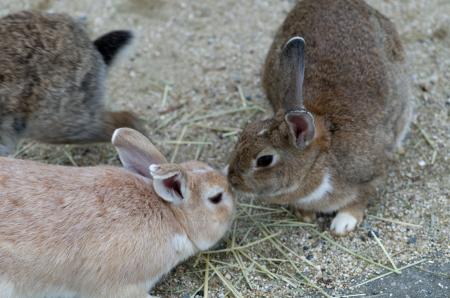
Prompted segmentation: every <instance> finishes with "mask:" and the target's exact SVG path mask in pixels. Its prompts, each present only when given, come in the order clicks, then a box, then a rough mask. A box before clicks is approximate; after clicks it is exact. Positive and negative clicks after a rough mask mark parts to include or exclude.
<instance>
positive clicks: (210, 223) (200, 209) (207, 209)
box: [151, 161, 235, 250]
mask: <svg viewBox="0 0 450 298" xmlns="http://www.w3.org/2000/svg"><path fill="white" fill-rule="evenodd" d="M151 171H152V175H153V176H154V178H156V179H155V180H154V186H155V190H156V192H157V193H158V194H160V195H161V194H162V195H163V196H164V197H166V198H167V197H172V198H173V199H172V202H173V206H174V210H176V213H177V214H178V220H179V221H180V222H182V224H183V225H184V228H185V230H186V233H187V234H188V236H189V238H190V240H191V241H192V242H193V243H194V244H195V245H196V246H197V247H198V248H199V249H200V250H205V249H208V248H210V247H211V246H213V245H214V244H215V243H216V242H217V241H219V240H220V238H222V237H223V235H224V234H225V232H226V231H227V230H228V229H229V227H230V225H231V222H232V218H233V214H234V210H235V202H234V198H233V195H232V193H231V191H230V188H229V186H228V182H227V179H226V177H225V176H224V175H223V174H222V173H220V172H218V171H216V170H214V169H213V168H211V167H210V166H208V165H207V164H204V163H201V162H197V161H191V162H186V163H182V164H179V165H178V164H161V165H157V166H152V168H151ZM161 178H162V179H161ZM164 192H166V195H165V194H164Z"/></svg>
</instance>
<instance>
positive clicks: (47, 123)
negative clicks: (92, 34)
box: [0, 11, 142, 155]
mask: <svg viewBox="0 0 450 298" xmlns="http://www.w3.org/2000/svg"><path fill="white" fill-rule="evenodd" d="M0 36H1V38H0V65H1V69H0V155H8V154H10V153H11V152H12V151H13V150H14V148H15V146H16V143H17V141H18V140H19V139H20V138H32V139H36V140H39V141H42V142H47V143H89V142H107V141H109V140H110V139H111V135H112V133H113V131H114V129H116V128H119V127H132V128H138V129H139V130H141V131H142V128H141V126H140V123H139V121H138V119H137V118H136V117H135V116H134V115H133V114H131V113H129V112H109V111H106V110H105V108H104V104H103V101H102V96H103V93H104V86H103V85H104V81H105V77H106V75H107V70H108V66H110V65H111V63H112V62H113V60H114V57H115V56H116V54H117V53H118V52H119V51H120V50H121V49H122V48H123V47H124V46H125V45H126V44H128V43H129V41H130V40H131V38H132V35H131V33H130V32H128V31H112V32H110V33H108V34H106V35H104V36H102V37H100V38H98V39H97V40H96V41H94V42H92V41H91V40H90V39H89V37H88V35H87V33H86V31H85V30H84V29H83V27H82V25H81V24H78V23H77V22H76V21H75V20H73V19H72V18H70V17H69V16H67V15H64V14H47V13H41V12H31V11H23V12H19V13H15V14H11V15H8V16H6V17H3V18H1V19H0Z"/></svg>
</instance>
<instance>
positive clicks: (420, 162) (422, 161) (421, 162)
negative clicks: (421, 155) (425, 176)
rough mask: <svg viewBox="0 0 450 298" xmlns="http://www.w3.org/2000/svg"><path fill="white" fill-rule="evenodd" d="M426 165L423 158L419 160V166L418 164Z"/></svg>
mask: <svg viewBox="0 0 450 298" xmlns="http://www.w3.org/2000/svg"><path fill="white" fill-rule="evenodd" d="M426 165H427V163H426V162H425V161H424V160H423V159H421V160H419V166H420V167H421V168H423V167H424V166H426Z"/></svg>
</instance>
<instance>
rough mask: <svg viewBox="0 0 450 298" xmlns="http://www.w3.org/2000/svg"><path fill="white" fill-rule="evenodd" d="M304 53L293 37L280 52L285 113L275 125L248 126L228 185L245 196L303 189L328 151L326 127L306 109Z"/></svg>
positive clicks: (300, 42)
mask: <svg viewBox="0 0 450 298" xmlns="http://www.w3.org/2000/svg"><path fill="white" fill-rule="evenodd" d="M304 48H305V42H304V40H303V38H301V37H293V38H291V39H290V40H289V41H288V42H287V43H286V44H285V45H284V47H283V48H282V49H281V51H280V56H279V64H280V69H281V70H282V71H281V73H282V76H281V78H280V82H282V83H283V84H284V85H285V86H284V87H285V88H282V89H283V90H285V91H284V94H283V96H282V98H283V109H281V110H279V111H278V112H277V113H276V115H275V116H274V117H273V118H272V119H268V120H263V121H257V122H253V123H250V124H248V125H247V126H246V127H245V128H244V130H243V132H242V134H241V136H240V139H239V141H238V143H237V145H236V148H235V150H234V152H233V153H232V156H231V159H230V163H229V167H228V179H229V181H230V184H231V186H232V187H233V189H235V190H236V191H238V192H240V193H242V194H247V195H253V196H257V197H261V198H266V199H269V200H270V196H272V195H273V196H279V195H282V194H283V193H285V192H288V191H289V190H290V189H291V188H292V187H295V186H297V185H298V183H302V181H303V180H304V176H305V175H306V174H307V173H308V172H307V169H308V168H309V167H310V165H311V164H312V163H313V162H314V159H315V157H316V156H317V155H318V152H320V150H321V149H324V147H325V145H326V139H325V140H324V136H323V135H322V133H321V132H322V131H323V129H321V123H322V122H321V121H319V122H318V121H315V120H316V119H315V118H316V116H315V115H313V114H312V113H311V112H310V111H308V110H307V109H306V108H305V106H304V104H303V94H302V93H303V92H302V87H303V78H304V64H305V63H304ZM284 82H285V83H284ZM324 141H325V143H324Z"/></svg>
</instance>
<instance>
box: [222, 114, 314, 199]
mask: <svg viewBox="0 0 450 298" xmlns="http://www.w3.org/2000/svg"><path fill="white" fill-rule="evenodd" d="M317 154H318V150H317V144H316V142H312V143H311V144H308V145H307V146H306V147H305V148H299V147H297V146H295V145H294V144H293V141H292V132H291V130H290V129H289V125H288V124H287V123H286V120H285V118H284V117H283V115H282V114H279V115H277V116H276V117H275V118H273V119H270V120H265V121H258V122H254V123H250V124H249V125H247V126H246V127H245V129H244V130H243V132H242V134H241V136H240V139H239V141H238V143H237V145H236V148H235V150H234V152H233V153H232V156H231V159H230V162H229V167H228V180H229V182H230V185H231V187H232V188H233V190H235V191H236V193H239V194H240V195H243V196H247V197H256V198H259V199H267V200H271V199H272V198H274V197H277V196H281V195H284V194H286V193H287V192H294V191H295V190H297V189H299V188H300V187H301V183H302V181H303V179H304V177H305V176H306V175H307V173H308V170H309V167H310V166H311V164H312V163H313V162H314V159H315V157H316V156H317Z"/></svg>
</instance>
